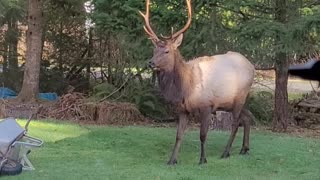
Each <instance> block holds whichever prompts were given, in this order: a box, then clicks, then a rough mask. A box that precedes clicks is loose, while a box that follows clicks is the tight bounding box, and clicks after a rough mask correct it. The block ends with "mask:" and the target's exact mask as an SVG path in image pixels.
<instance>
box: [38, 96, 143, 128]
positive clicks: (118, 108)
mask: <svg viewBox="0 0 320 180" xmlns="http://www.w3.org/2000/svg"><path fill="white" fill-rule="evenodd" d="M38 117H40V118H52V119H58V120H71V121H81V122H88V123H95V124H128V123H136V122H144V121H145V120H146V119H145V118H144V116H143V115H142V114H141V113H140V111H139V110H138V109H137V107H136V106H135V105H134V104H131V103H122V102H108V101H103V102H88V101H87V99H86V97H85V95H84V94H82V93H77V92H73V93H68V94H65V95H63V96H61V97H60V98H59V100H58V102H56V103H55V104H53V105H52V106H47V107H44V108H42V110H41V111H40V114H39V116H38Z"/></svg>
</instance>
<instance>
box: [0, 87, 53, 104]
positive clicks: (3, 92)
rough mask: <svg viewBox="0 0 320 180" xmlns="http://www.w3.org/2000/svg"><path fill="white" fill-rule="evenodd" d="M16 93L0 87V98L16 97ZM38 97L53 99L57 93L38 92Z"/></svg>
mask: <svg viewBox="0 0 320 180" xmlns="http://www.w3.org/2000/svg"><path fill="white" fill-rule="evenodd" d="M17 95H18V94H17V93H16V92H14V91H13V90H11V89H9V88H3V87H2V88H0V99H10V98H15V97H17ZM39 98H40V99H44V100H48V101H55V100H57V99H58V95H57V93H40V94H39Z"/></svg>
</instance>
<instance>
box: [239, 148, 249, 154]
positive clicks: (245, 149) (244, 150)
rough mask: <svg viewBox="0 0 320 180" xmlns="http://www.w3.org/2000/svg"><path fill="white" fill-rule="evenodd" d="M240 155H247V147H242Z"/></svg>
mask: <svg viewBox="0 0 320 180" xmlns="http://www.w3.org/2000/svg"><path fill="white" fill-rule="evenodd" d="M240 154H241V155H249V148H242V149H241V151H240Z"/></svg>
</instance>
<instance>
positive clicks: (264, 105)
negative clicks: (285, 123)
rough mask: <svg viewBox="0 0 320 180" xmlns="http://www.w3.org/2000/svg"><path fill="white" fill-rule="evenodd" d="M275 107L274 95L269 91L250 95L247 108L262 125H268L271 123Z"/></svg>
mask: <svg viewBox="0 0 320 180" xmlns="http://www.w3.org/2000/svg"><path fill="white" fill-rule="evenodd" d="M273 106H274V100H273V94H272V93H271V92H269V91H259V92H252V93H251V94H250V95H249V99H248V102H247V107H248V109H249V110H250V111H251V112H252V114H253V115H254V116H255V117H256V119H257V121H258V123H260V124H263V125H268V124H270V123H271V121H272V113H273Z"/></svg>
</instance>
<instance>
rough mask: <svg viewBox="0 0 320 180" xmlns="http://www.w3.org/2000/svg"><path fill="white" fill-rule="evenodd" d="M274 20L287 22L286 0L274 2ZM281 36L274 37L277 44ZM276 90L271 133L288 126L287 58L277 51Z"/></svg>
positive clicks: (282, 51) (283, 129)
mask: <svg viewBox="0 0 320 180" xmlns="http://www.w3.org/2000/svg"><path fill="white" fill-rule="evenodd" d="M275 9H276V12H275V13H276V14H275V20H276V21H278V22H280V23H282V24H285V23H286V21H287V11H286V10H287V0H276V7H275ZM281 36H282V34H281V33H279V34H278V35H277V37H276V43H277V44H283V43H284V42H281ZM275 58H276V60H275V61H276V63H275V67H276V88H275V106H274V113H273V122H272V125H273V127H272V129H273V131H286V129H287V126H288V92H287V85H288V66H289V62H288V58H287V53H286V51H285V50H284V49H283V50H279V51H278V52H277V53H276V57H275Z"/></svg>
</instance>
